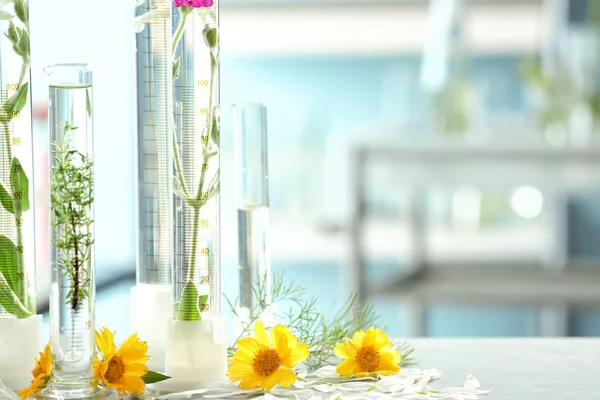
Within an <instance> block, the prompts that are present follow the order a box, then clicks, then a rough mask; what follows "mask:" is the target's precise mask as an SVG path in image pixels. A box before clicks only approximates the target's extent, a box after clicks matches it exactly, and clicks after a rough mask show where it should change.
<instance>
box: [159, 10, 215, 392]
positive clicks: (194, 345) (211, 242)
mask: <svg viewBox="0 0 600 400" xmlns="http://www.w3.org/2000/svg"><path fill="white" fill-rule="evenodd" d="M202 3H203V4H206V5H208V2H202ZM172 15H173V28H174V34H173V41H174V50H175V52H174V60H175V63H174V74H175V75H174V82H175V83H174V90H173V95H174V104H173V105H174V111H175V112H174V115H175V124H176V129H175V143H174V144H175V145H174V156H173V157H174V175H175V176H174V210H175V236H174V259H175V262H174V269H173V302H174V309H173V311H174V318H173V320H172V322H171V324H170V327H169V340H168V344H167V354H166V373H167V375H169V376H171V377H172V378H171V379H170V380H169V381H170V382H169V381H166V382H165V383H166V384H170V385H171V386H172V387H173V388H175V387H176V386H177V389H179V390H191V389H194V388H197V387H198V386H202V382H207V381H218V380H221V379H223V378H224V376H225V372H226V369H227V342H226V336H227V335H226V332H225V320H224V319H223V318H222V317H220V315H219V313H220V309H219V305H220V304H219V303H220V296H221V291H220V283H219V278H220V277H219V268H220V266H219V192H220V170H219V161H220V160H219V155H220V151H219V150H220V148H219V147H220V137H219V130H220V120H219V99H218V93H219V80H218V79H219V77H218V70H219V47H218V41H219V32H218V5H217V2H215V3H214V4H211V5H210V6H209V7H205V6H181V7H176V6H174V9H173V12H172Z"/></svg>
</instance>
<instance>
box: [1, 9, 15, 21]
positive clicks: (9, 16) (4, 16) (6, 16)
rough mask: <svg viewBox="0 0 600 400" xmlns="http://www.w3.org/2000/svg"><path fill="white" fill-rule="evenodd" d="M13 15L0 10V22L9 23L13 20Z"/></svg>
mask: <svg viewBox="0 0 600 400" xmlns="http://www.w3.org/2000/svg"><path fill="white" fill-rule="evenodd" d="M13 17H14V15H12V14H11V13H9V12H8V11H4V10H0V21H9V20H11V19H13Z"/></svg>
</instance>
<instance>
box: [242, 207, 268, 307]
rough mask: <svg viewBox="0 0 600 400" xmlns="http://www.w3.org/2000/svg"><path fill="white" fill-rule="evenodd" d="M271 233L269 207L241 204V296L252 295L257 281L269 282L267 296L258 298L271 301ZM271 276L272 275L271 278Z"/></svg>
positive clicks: (265, 294)
mask: <svg viewBox="0 0 600 400" xmlns="http://www.w3.org/2000/svg"><path fill="white" fill-rule="evenodd" d="M268 233H269V207H268V206H250V207H246V208H238V245H239V264H240V265H239V268H240V298H242V299H252V298H253V297H254V295H253V293H252V290H253V288H252V286H253V282H255V280H256V279H257V278H258V279H259V280H260V281H262V282H265V284H264V285H263V284H262V283H261V286H267V287H265V288H264V291H265V293H264V298H260V299H256V300H255V301H264V302H265V303H266V304H267V305H268V304H270V303H271V294H270V293H271V291H270V280H269V279H270V276H269V275H270V263H269V252H268V248H267V243H268ZM267 278H269V279H267Z"/></svg>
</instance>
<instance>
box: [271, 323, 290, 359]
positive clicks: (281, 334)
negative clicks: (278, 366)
mask: <svg viewBox="0 0 600 400" xmlns="http://www.w3.org/2000/svg"><path fill="white" fill-rule="evenodd" d="M291 336H292V335H291V333H290V331H289V330H288V329H287V328H286V327H285V326H283V325H277V326H276V327H274V328H273V330H271V340H272V342H273V346H274V347H275V350H276V351H277V354H279V357H280V358H281V362H282V363H283V362H284V361H286V360H288V359H289V357H290V343H289V342H290V341H291V340H288V339H291Z"/></svg>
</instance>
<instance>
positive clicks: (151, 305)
mask: <svg viewBox="0 0 600 400" xmlns="http://www.w3.org/2000/svg"><path fill="white" fill-rule="evenodd" d="M172 296H173V295H172V293H171V285H148V284H137V285H136V286H134V287H133V288H131V332H132V333H137V334H138V336H139V338H140V340H142V341H145V342H147V343H148V355H149V356H150V360H149V361H148V364H147V365H148V368H149V369H150V370H152V371H156V372H163V371H164V370H165V350H166V346H167V330H168V326H169V321H171V320H172V319H173V298H172Z"/></svg>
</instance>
